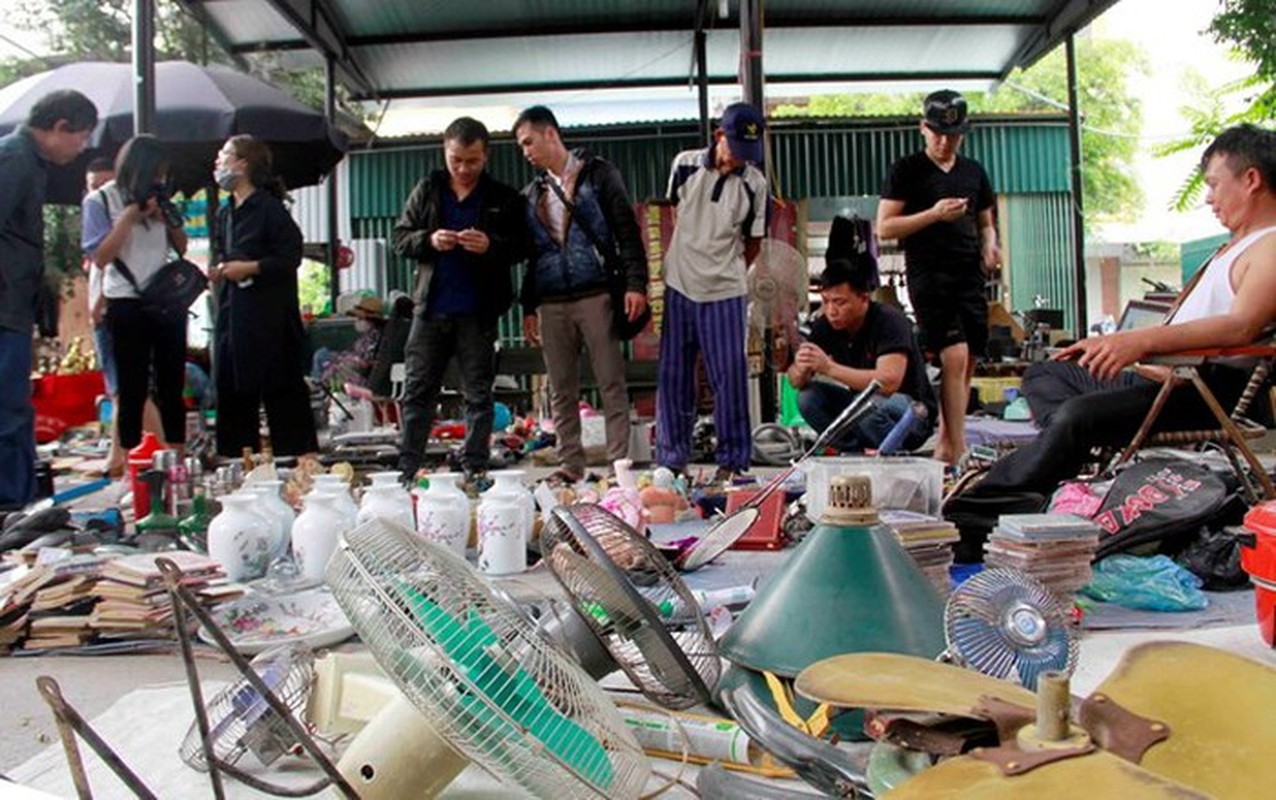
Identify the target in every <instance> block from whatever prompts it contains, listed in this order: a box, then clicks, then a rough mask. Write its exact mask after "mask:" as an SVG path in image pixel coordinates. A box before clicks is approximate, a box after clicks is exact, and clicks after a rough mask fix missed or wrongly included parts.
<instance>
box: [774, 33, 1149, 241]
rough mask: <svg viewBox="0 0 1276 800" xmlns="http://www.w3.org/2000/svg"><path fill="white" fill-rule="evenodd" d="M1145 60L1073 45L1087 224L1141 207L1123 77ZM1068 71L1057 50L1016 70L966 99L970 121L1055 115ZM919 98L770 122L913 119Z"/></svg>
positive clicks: (853, 97)
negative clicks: (990, 116)
mask: <svg viewBox="0 0 1276 800" xmlns="http://www.w3.org/2000/svg"><path fill="white" fill-rule="evenodd" d="M1146 70H1147V61H1146V59H1145V57H1144V55H1143V53H1142V51H1141V50H1140V49H1139V48H1138V47H1137V46H1135V45H1134V44H1132V43H1130V42H1126V41H1116V40H1098V41H1096V40H1091V39H1080V40H1078V41H1077V81H1078V86H1077V90H1078V93H1079V101H1080V106H1081V115H1082V136H1081V155H1082V180H1083V191H1084V192H1085V196H1084V208H1085V214H1086V218H1087V222H1098V221H1108V220H1124V219H1130V218H1132V217H1133V215H1134V213H1135V212H1136V211H1137V209H1138V208H1139V207H1140V206H1141V205H1142V203H1143V194H1142V191H1141V190H1140V188H1139V185H1138V183H1137V182H1136V181H1135V179H1134V174H1133V173H1134V170H1133V163H1134V156H1135V153H1136V151H1137V149H1138V136H1139V132H1140V130H1141V129H1142V126H1143V114H1142V109H1141V108H1140V105H1139V102H1138V100H1136V99H1135V98H1133V97H1131V96H1130V94H1129V90H1128V88H1127V81H1126V76H1127V75H1129V74H1130V73H1131V72H1133V71H1146ZM1067 80H1068V79H1067V71H1066V68H1065V63H1064V52H1063V48H1061V47H1059V48H1056V49H1055V50H1054V51H1052V52H1051V53H1050V54H1049V55H1047V56H1046V57H1045V58H1043V59H1041V61H1039V62H1037V63H1036V64H1034V65H1033V66H1032V67H1031V68H1030V69H1027V70H1015V71H1014V72H1013V73H1011V75H1010V77H1009V78H1008V79H1007V80H1006V82H1005V83H1004V84H1003V85H1002V86H1001V87H1000V88H999V89H997V90H996V91H994V92H991V93H982V92H971V93H968V94H967V96H966V98H967V100H968V102H969V103H970V108H971V111H972V113H975V114H980V113H983V114H1043V113H1050V114H1059V113H1064V112H1066V109H1067V97H1068V92H1067ZM924 96H925V93H924V92H918V93H915V94H908V95H883V94H842V95H825V96H818V97H812V98H811V99H810V101H809V102H807V103H805V104H801V105H799V104H791V105H782V106H779V107H778V108H776V110H775V112H774V113H775V115H776V116H816V117H883V116H892V117H898V116H916V115H917V114H918V113H919V110H920V109H921V105H922V98H923V97H924Z"/></svg>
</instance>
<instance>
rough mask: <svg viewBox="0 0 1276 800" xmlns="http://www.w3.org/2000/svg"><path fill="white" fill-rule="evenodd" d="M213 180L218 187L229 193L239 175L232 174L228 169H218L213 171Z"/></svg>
mask: <svg viewBox="0 0 1276 800" xmlns="http://www.w3.org/2000/svg"><path fill="white" fill-rule="evenodd" d="M213 180H214V181H216V182H217V185H218V186H220V187H221V188H222V189H225V190H226V191H228V192H229V191H230V190H231V189H234V188H235V181H237V180H239V175H237V174H235V173H234V172H232V171H231V170H230V168H229V167H218V168H217V169H215V170H213Z"/></svg>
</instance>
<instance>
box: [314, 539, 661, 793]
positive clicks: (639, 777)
mask: <svg viewBox="0 0 1276 800" xmlns="http://www.w3.org/2000/svg"><path fill="white" fill-rule="evenodd" d="M327 580H328V584H329V585H330V586H331V588H332V593H333V596H334V597H335V598H336V599H337V602H338V603H339V604H340V605H341V607H342V609H343V610H344V611H345V612H346V615H347V616H348V617H349V619H350V622H351V624H353V625H354V627H355V629H356V630H357V631H358V633H359V636H360V638H361V639H362V640H363V641H364V642H365V643H366V644H367V645H368V648H369V650H370V651H371V652H372V654H373V656H374V657H375V658H376V660H377V663H378V664H379V665H380V666H381V668H382V669H383V670H384V671H385V672H386V674H387V675H389V676H390V678H391V679H392V680H393V681H394V682H395V684H396V685H397V686H398V688H399V690H400V691H401V692H402V693H403V695H404V698H405V700H406V702H396V703H394V704H392V705H391V706H390V707H389V708H387V709H386V710H385V711H383V712H382V713H381V714H379V715H378V716H377V718H375V719H374V720H373V721H372V722H371V723H369V724H368V726H367V727H366V728H365V729H364V730H363V732H361V733H360V736H359V737H358V738H357V739H356V742H355V743H352V745H351V748H352V749H354V747H355V744H360V748H359V749H360V752H361V753H363V754H365V756H364V757H362V758H358V759H351V758H350V754H349V753H347V757H346V758H343V759H342V770H343V773H344V772H345V771H346V770H347V769H350V770H353V771H354V772H355V773H356V774H355V775H352V776H351V777H352V782H353V783H355V785H356V786H357V787H358V789H359V792H360V795H361V796H362V797H364V798H370V797H373V796H384V797H401V796H403V795H402V794H395V793H390V792H389V791H386V792H385V793H383V794H376V792H377V791H378V789H377V784H378V783H379V782H383V781H385V782H388V781H389V780H391V779H393V780H395V781H397V782H398V783H400V784H402V785H407V786H411V784H412V782H411V781H407V780H403V779H402V776H399V775H395V774H392V773H396V772H399V771H401V770H413V771H415V772H416V774H419V775H423V776H425V777H426V778H428V779H430V780H432V781H434V783H435V784H436V785H437V784H439V783H440V781H439V777H438V776H437V775H435V774H434V772H435V771H436V770H435V769H434V768H433V767H432V766H431V762H435V761H437V762H438V763H439V765H440V767H439V768H441V769H444V770H450V771H451V774H450V775H448V776H447V779H446V781H442V783H443V784H446V782H448V781H450V780H451V778H452V777H454V776H455V774H456V773H457V772H459V771H460V769H461V768H463V767H464V762H460V763H459V764H458V761H459V760H458V759H456V757H455V755H454V752H453V748H454V749H455V752H456V753H460V754H462V755H463V756H464V757H465V758H467V759H469V760H472V761H473V762H475V763H476V764H478V765H480V766H481V767H483V768H484V769H486V770H487V771H489V772H491V773H492V774H493V775H495V776H496V777H497V778H499V779H500V780H501V781H503V782H509V783H513V784H517V785H518V786H520V787H521V788H522V789H524V790H525V791H527V792H529V793H530V794H532V795H533V796H536V797H553V798H555V800H558V798H568V797H571V798H575V797H605V798H609V800H623V799H625V798H637V797H638V795H639V793H640V792H641V790H642V788H643V786H644V784H645V783H646V780H647V775H648V773H649V766H648V762H647V760H646V757H645V756H644V755H643V753H642V750H641V749H640V748H639V746H638V743H637V741H636V740H635V739H634V738H633V735H632V734H631V733H630V732H629V731H628V730H627V729H626V727H625V724H624V722H623V720H622V719H621V717H620V714H619V712H618V711H617V710H616V708H615V706H614V705H613V704H612V703H611V701H610V700H608V699H607V697H606V695H604V694H603V692H602V690H601V689H599V687H598V686H597V684H596V683H595V682H594V681H593V680H591V679H590V677H589V676H588V675H586V674H585V673H584V672H583V671H582V670H581V668H580V667H578V666H576V664H574V663H572V662H571V661H570V659H568V658H567V657H565V656H564V655H562V654H561V653H560V652H559V651H558V650H556V649H554V648H553V647H552V646H551V645H549V644H547V643H546V642H545V641H544V640H543V639H542V638H541V637H540V635H539V634H538V633H537V632H536V631H535V630H531V629H529V627H528V625H527V624H526V621H525V619H524V618H523V617H520V616H519V615H518V614H517V613H516V612H515V611H514V610H513V609H512V608H510V607H509V606H508V605H507V604H506V603H505V602H504V601H502V600H499V599H498V598H497V597H495V596H494V595H493V593H492V591H491V590H490V589H489V588H488V586H487V585H486V584H485V583H484V582H483V581H482V579H481V578H480V577H479V576H478V574H477V573H475V572H474V570H473V568H471V567H470V566H469V565H468V564H467V563H466V562H464V561H463V560H461V559H460V558H458V557H457V556H455V555H453V554H452V553H450V552H448V551H447V550H445V549H444V548H442V547H439V546H437V545H435V544H433V543H431V542H426V541H423V540H421V539H419V538H417V537H416V536H415V535H414V534H413V533H412V532H411V531H409V530H407V529H406V528H404V527H402V526H399V525H396V524H394V523H392V522H388V521H385V520H381V519H377V520H372V521H370V522H368V523H366V524H364V525H361V526H359V527H357V528H355V529H354V530H352V531H350V532H349V533H346V534H344V535H343V536H342V538H341V540H340V543H339V545H338V548H337V550H336V552H335V553H334V554H333V556H332V559H331V560H330V561H329V562H328V567H327ZM409 703H410V707H409ZM413 710H415V712H416V713H415V714H413V713H412V711H413ZM391 715H394V719H389V717H390V716H391ZM383 717H386V718H387V719H388V721H386V720H383ZM410 731H415V732H416V735H415V736H414V737H413V738H410V739H409V738H405V735H406V734H407V733H409V732H410ZM427 734H433V736H430V735H427ZM435 737H437V740H441V743H436V742H435V741H434V740H435ZM359 739H362V740H363V742H362V743H360V742H359V741H358V740H359ZM360 762H362V763H360ZM413 794H415V795H416V796H420V793H419V792H413Z"/></svg>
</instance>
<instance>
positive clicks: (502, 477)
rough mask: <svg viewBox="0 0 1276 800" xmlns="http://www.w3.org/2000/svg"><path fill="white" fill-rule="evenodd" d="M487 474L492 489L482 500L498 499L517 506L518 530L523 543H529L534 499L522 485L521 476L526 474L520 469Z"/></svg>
mask: <svg viewBox="0 0 1276 800" xmlns="http://www.w3.org/2000/svg"><path fill="white" fill-rule="evenodd" d="M487 474H488V475H489V476H491V478H492V480H493V483H492V488H490V489H488V490H487V491H486V492H484V493H483V497H484V499H486V498H489V497H492V498H496V497H500V498H503V499H505V500H508V501H509V502H511V503H513V504H514V505H516V506H518V508H519V530H520V531H521V532H522V536H523V541H524V542H530V541H531V540H532V532H533V531H534V530H535V526H536V499H535V498H534V497H533V496H532V493H531V490H529V489H528V488H527V487H526V486H524V485H523V475H525V474H526V473H524V472H523V470H521V469H499V470H493V471H491V472H489V473H487Z"/></svg>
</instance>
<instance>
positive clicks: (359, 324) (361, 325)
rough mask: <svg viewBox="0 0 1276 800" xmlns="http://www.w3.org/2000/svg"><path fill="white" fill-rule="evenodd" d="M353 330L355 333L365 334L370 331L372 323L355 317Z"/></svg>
mask: <svg viewBox="0 0 1276 800" xmlns="http://www.w3.org/2000/svg"><path fill="white" fill-rule="evenodd" d="M354 329H355V332H356V333H367V332H368V331H370V330H372V323H371V322H369V321H368V320H366V319H363V318H362V317H355V318H354Z"/></svg>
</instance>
